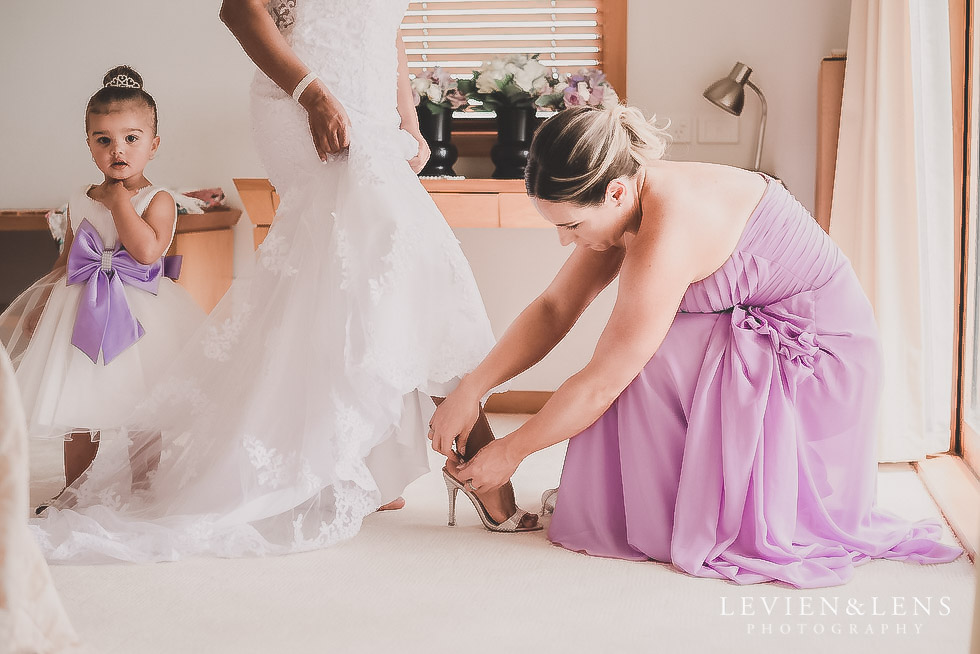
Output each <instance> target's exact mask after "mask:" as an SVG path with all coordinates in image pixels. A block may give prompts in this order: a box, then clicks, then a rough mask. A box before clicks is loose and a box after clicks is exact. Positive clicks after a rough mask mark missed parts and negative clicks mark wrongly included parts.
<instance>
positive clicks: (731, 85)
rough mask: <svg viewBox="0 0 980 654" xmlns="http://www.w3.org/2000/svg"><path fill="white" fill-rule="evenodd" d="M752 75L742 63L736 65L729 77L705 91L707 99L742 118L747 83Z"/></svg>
mask: <svg viewBox="0 0 980 654" xmlns="http://www.w3.org/2000/svg"><path fill="white" fill-rule="evenodd" d="M751 74H752V69H751V68H749V67H748V66H746V65H745V64H743V63H742V62H741V61H740V62H738V63H736V64H735V65H734V66H733V67H732V72H730V73H728V76H727V77H724V78H722V79H720V80H718V81H717V82H715V83H714V84H712V85H711V86H709V87H708V88H706V89H705V90H704V97H705V99H706V100H708V102H710V103H711V104H713V105H715V106H716V107H720V108H721V109H724V110H725V111H727V112H728V113H730V114H732V115H733V116H740V115H741V114H742V107H744V106H745V83H746V82H747V81H748V79H749V75H751Z"/></svg>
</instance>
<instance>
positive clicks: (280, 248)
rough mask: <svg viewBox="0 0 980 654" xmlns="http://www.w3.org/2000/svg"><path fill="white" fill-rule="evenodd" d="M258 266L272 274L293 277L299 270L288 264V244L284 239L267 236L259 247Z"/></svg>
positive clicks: (283, 237)
mask: <svg viewBox="0 0 980 654" xmlns="http://www.w3.org/2000/svg"><path fill="white" fill-rule="evenodd" d="M259 265H260V266H262V267H263V268H265V269H266V270H268V271H269V272H271V273H273V274H277V275H280V276H282V277H293V276H294V275H296V274H297V273H298V272H299V269H298V268H296V267H295V266H293V265H292V264H291V263H290V262H289V243H287V242H286V237H285V236H281V235H279V234H275V233H271V234H269V235H268V236H267V237H266V239H265V240H264V241H262V245H260V246H259Z"/></svg>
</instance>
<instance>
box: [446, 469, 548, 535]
mask: <svg viewBox="0 0 980 654" xmlns="http://www.w3.org/2000/svg"><path fill="white" fill-rule="evenodd" d="M442 478H443V479H444V480H445V482H446V490H447V491H448V492H449V526H450V527H455V526H456V492H457V491H463V494H464V495H466V497H468V498H469V499H470V502H472V503H473V508H474V509H476V514H477V515H478V516H480V521H481V522H483V526H484V527H486V529H487V531H495V532H501V533H517V532H524V531H539V530H540V529H541V525H540V524H536V525H534V526H533V527H522V526H521V522H522V521H523V520H524V517H525V516H527V515H529V514H528V512H527V511H525V510H524V509H522V508H520V507H517V511H515V512H514V515H512V516H510V517H509V518H507V519H506V520H504V521H503V522H497V521H496V520H494V519H493V518H491V517H490V513H489V512H488V511H487V507H485V506H483V502H481V501H480V498H479V497H477V496H476V493H475V492H473V491H471V490H470V489H469V488H467V487H466V485H465V484H463V483H462V482H460V481H459V480H458V479H456V478H455V477H453V476H452V475H451V474H449V471H447V470H446V469H445V468H443V469H442Z"/></svg>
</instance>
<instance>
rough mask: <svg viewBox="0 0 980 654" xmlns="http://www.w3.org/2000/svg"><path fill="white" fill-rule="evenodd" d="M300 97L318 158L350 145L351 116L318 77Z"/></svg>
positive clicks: (336, 152) (323, 158)
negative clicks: (307, 117) (307, 116)
mask: <svg viewBox="0 0 980 654" xmlns="http://www.w3.org/2000/svg"><path fill="white" fill-rule="evenodd" d="M299 99H300V104H302V105H303V107H304V108H305V109H306V113H307V114H308V115H309V121H310V134H312V135H313V146H314V147H315V148H316V153H317V154H318V155H319V156H320V160H321V161H326V160H327V157H328V156H330V155H336V154H340V153H341V152H343V151H344V150H346V149H347V147H348V146H349V145H350V118H349V117H348V116H347V110H346V109H344V105H342V104H341V103H340V100H338V99H337V98H336V97H334V95H333V94H332V93H330V92H329V91H328V90H327V89H326V87H325V86H324V85H323V83H322V82H321V81H320V80H314V81H313V83H312V84H310V85H309V87H307V89H306V90H305V91H303V95H301V96H300V98H299Z"/></svg>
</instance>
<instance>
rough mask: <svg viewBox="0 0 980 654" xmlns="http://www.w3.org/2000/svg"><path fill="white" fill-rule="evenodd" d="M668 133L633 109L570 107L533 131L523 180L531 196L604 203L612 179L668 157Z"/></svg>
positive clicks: (580, 202) (586, 202) (626, 175)
mask: <svg viewBox="0 0 980 654" xmlns="http://www.w3.org/2000/svg"><path fill="white" fill-rule="evenodd" d="M668 140H669V136H668V135H667V132H666V130H665V129H662V128H659V127H656V126H655V125H654V124H653V119H651V120H650V121H648V120H647V119H646V118H645V117H644V116H643V113H642V112H641V111H640V110H639V109H636V108H634V107H627V106H625V105H616V106H614V107H611V108H609V109H602V108H599V107H591V106H582V107H570V108H568V109H565V110H563V111H560V112H558V114H557V115H556V116H554V117H552V118H549V119H548V120H546V121H545V122H544V124H543V125H541V127H539V128H538V130H537V132H535V134H534V140H533V141H531V150H530V153H529V154H528V158H527V168H526V169H525V174H524V183H525V185H526V186H527V193H528V195H530V196H531V197H536V198H540V199H541V200H547V201H549V202H571V203H573V204H577V205H580V206H587V205H597V204H602V201H603V199H604V198H605V194H606V187H607V186H608V185H609V182H611V181H612V180H614V179H616V178H617V177H632V176H633V175H635V174H636V173H637V171H639V169H640V167H641V166H643V165H645V164H647V163H649V162H651V161H655V160H657V159H660V158H661V157H663V156H664V150H665V149H666V147H667V141H668Z"/></svg>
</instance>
